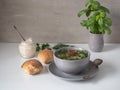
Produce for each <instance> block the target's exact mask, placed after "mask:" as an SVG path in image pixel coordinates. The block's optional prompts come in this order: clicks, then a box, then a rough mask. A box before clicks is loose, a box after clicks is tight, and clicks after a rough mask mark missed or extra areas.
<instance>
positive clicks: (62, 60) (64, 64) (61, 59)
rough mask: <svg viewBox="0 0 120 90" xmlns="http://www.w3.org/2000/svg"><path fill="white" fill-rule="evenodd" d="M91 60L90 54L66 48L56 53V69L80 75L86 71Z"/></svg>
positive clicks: (77, 49)
mask: <svg viewBox="0 0 120 90" xmlns="http://www.w3.org/2000/svg"><path fill="white" fill-rule="evenodd" d="M89 60H90V53H89V52H88V51H87V50H85V49H83V48H78V47H65V48H61V49H58V50H56V51H55V52H54V63H55V65H56V67H57V68H58V69H59V70H60V71H62V72H64V73H68V74H78V73H80V72H81V71H82V70H84V69H85V68H86V67H87V65H88V63H89Z"/></svg>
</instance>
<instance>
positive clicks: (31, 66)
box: [21, 59, 43, 75]
mask: <svg viewBox="0 0 120 90" xmlns="http://www.w3.org/2000/svg"><path fill="white" fill-rule="evenodd" d="M21 67H22V68H23V70H24V71H25V72H26V73H28V74H31V75H34V74H38V73H40V72H41V71H42V69H43V66H42V64H41V63H40V62H39V61H38V60H35V59H31V60H28V61H26V62H24V63H23V64H22V66H21Z"/></svg>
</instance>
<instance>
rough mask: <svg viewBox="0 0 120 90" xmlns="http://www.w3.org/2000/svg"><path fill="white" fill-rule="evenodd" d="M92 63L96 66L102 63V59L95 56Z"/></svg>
mask: <svg viewBox="0 0 120 90" xmlns="http://www.w3.org/2000/svg"><path fill="white" fill-rule="evenodd" d="M93 63H94V64H95V65H96V66H98V65H100V64H102V63H103V60H102V59H99V58H97V59H95V60H94V61H93Z"/></svg>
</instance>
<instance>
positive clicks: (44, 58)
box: [38, 49, 53, 64]
mask: <svg viewBox="0 0 120 90" xmlns="http://www.w3.org/2000/svg"><path fill="white" fill-rule="evenodd" d="M38 59H39V60H40V61H41V62H43V63H44V64H49V63H50V62H52V61H53V51H52V50H47V49H45V50H42V51H40V52H39V53H38Z"/></svg>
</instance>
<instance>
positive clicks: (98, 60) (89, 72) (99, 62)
mask: <svg viewBox="0 0 120 90" xmlns="http://www.w3.org/2000/svg"><path fill="white" fill-rule="evenodd" d="M102 63H103V60H102V59H99V58H97V59H95V60H94V61H93V64H94V65H95V66H94V65H93V66H91V68H90V69H89V71H88V72H87V73H86V74H85V75H84V76H83V79H84V80H87V79H89V78H90V76H91V73H92V72H93V70H94V68H95V67H97V68H98V66H99V65H100V64H102Z"/></svg>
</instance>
